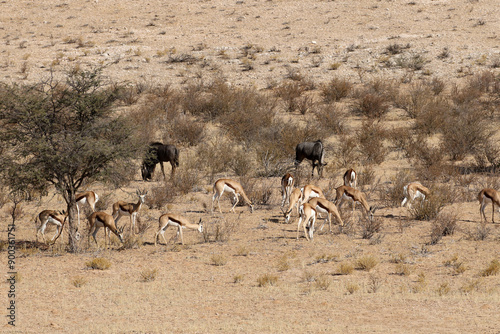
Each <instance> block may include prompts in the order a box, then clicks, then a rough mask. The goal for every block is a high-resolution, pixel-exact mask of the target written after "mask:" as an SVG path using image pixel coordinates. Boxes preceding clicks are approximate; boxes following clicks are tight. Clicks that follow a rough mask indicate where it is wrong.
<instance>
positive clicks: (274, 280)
mask: <svg viewBox="0 0 500 334" xmlns="http://www.w3.org/2000/svg"><path fill="white" fill-rule="evenodd" d="M276 284H278V276H276V275H273V274H264V275H261V276H259V278H257V286H259V287H266V286H275V285H276Z"/></svg>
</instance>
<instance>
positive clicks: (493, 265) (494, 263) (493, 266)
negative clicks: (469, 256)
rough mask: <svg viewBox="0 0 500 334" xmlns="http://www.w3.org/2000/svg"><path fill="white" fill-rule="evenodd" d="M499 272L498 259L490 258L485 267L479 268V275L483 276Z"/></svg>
mask: <svg viewBox="0 0 500 334" xmlns="http://www.w3.org/2000/svg"><path fill="white" fill-rule="evenodd" d="M499 272H500V262H499V261H498V259H493V260H491V262H490V264H489V266H488V267H486V268H485V269H484V270H481V272H480V273H479V275H480V276H483V277H487V276H494V275H496V274H498V273H499Z"/></svg>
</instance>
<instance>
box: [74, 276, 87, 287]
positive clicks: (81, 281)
mask: <svg viewBox="0 0 500 334" xmlns="http://www.w3.org/2000/svg"><path fill="white" fill-rule="evenodd" d="M87 282H88V281H87V279H86V278H85V277H83V276H75V277H73V278H72V279H71V284H72V285H73V286H74V287H76V288H81V287H82V286H84V285H85V284H87Z"/></svg>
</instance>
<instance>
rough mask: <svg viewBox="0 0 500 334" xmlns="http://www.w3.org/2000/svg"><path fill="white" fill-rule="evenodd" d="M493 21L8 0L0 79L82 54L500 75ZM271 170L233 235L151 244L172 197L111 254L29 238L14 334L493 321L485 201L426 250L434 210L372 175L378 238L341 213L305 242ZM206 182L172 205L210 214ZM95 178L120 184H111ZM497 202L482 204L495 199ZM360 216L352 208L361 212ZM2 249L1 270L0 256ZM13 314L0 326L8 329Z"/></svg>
mask: <svg viewBox="0 0 500 334" xmlns="http://www.w3.org/2000/svg"><path fill="white" fill-rule="evenodd" d="M499 20H500V6H498V1H496V0H481V1H474V0H470V1H459V2H457V1H444V0H443V1H427V0H422V1H371V0H361V1H309V0H306V1H264V0H260V1H222V0H216V1H197V2H194V3H193V2H191V1H156V0H151V1H138V0H136V1H126V2H123V1H122V2H120V1H114V0H95V1H84V2H82V1H75V0H66V1H62V0H61V1H56V2H54V1H8V0H6V1H3V2H2V3H1V4H0V36H1V41H0V45H1V47H0V54H1V58H0V78H1V81H2V82H4V83H19V84H22V83H30V82H37V81H39V80H40V79H42V78H47V77H48V75H49V71H50V69H53V70H54V74H55V75H56V76H57V75H59V74H60V73H62V72H64V71H66V70H68V69H70V68H72V67H75V66H80V67H85V66H95V65H98V64H99V65H105V66H106V67H105V74H106V75H107V76H108V77H109V78H110V80H113V81H116V82H124V81H125V82H129V83H130V84H147V85H151V86H155V85H164V84H167V83H170V84H173V85H176V86H179V87H182V86H183V85H185V84H186V83H189V82H190V80H192V79H196V78H200V77H201V78H212V77H214V76H217V75H222V76H224V77H225V78H226V79H227V81H228V82H230V83H231V84H232V85H236V86H242V87H249V86H253V87H256V88H258V89H263V88H266V87H269V86H272V85H273V84H274V83H275V82H280V81H281V80H284V79H285V78H286V77H287V76H290V75H291V74H294V73H300V75H303V76H305V77H306V78H308V79H310V80H312V81H314V82H316V83H320V82H326V81H328V80H330V79H331V78H332V77H334V76H341V77H346V78H348V79H349V80H351V81H353V82H363V81H366V80H368V79H371V78H376V77H381V78H387V79H391V78H395V79H401V78H404V77H415V78H417V77H418V78H420V77H424V78H425V77H429V78H431V77H438V78H442V79H445V80H446V81H447V82H459V83H460V82H464V80H466V79H467V78H468V77H469V75H471V74H474V73H479V72H481V71H483V70H490V71H494V72H495V71H496V72H495V73H498V68H493V67H492V65H493V64H495V62H497V61H499V59H500V49H499V47H500V37H499V36H498V34H499V32H500V23H499ZM393 44H398V45H399V46H404V47H405V48H404V50H403V52H402V53H400V54H396V55H391V54H388V53H387V47H388V46H390V45H393ZM406 47H407V48H406ZM416 56H418V57H421V59H423V60H424V65H423V68H422V69H420V70H416V71H414V70H409V69H408V68H402V67H400V66H396V65H395V64H396V63H397V62H398V61H401V60H404V59H411V57H416ZM401 57H403V58H404V57H406V58H404V59H403V58H401ZM333 68H336V69H333ZM395 117H397V115H396V116H395ZM351 121H355V120H351ZM396 121H397V119H396ZM356 124H357V123H356ZM402 166H403V167H408V162H406V161H401V160H397V159H396V158H395V159H390V160H388V161H386V162H384V163H383V164H382V165H381V166H378V167H377V169H376V173H377V176H378V177H380V178H381V180H382V182H386V181H387V180H388V179H389V177H390V176H391V175H393V174H394V169H395V167H397V168H400V167H402ZM181 168H182V163H181ZM304 168H305V167H304ZM307 168H309V167H307ZM328 179H334V181H335V182H336V183H337V184H340V182H341V174H338V173H336V172H335V173H333V172H331V173H329V174H328V175H327V178H326V179H323V180H321V181H318V180H317V179H315V180H313V182H315V183H319V185H321V186H323V187H326V186H327V185H328V184H329V180H328ZM272 182H273V185H274V187H273V191H274V195H273V196H274V197H273V200H272V201H271V205H266V206H258V207H257V208H256V209H257V210H256V212H254V213H253V214H250V213H249V210H248V208H245V207H238V208H237V209H236V212H237V213H236V214H233V213H231V214H227V213H225V214H224V218H225V219H226V221H227V222H228V223H229V224H231V225H234V226H236V227H235V229H234V231H232V232H231V233H230V238H229V240H228V241H226V242H214V243H205V242H204V241H203V238H202V236H201V235H200V234H198V233H197V232H196V231H186V232H185V233H184V238H185V241H186V245H185V246H180V245H178V240H174V239H172V237H173V236H174V235H175V233H174V231H173V230H168V231H167V233H166V235H167V240H168V241H169V244H168V245H163V244H161V245H159V246H157V247H155V246H154V244H153V241H154V240H153V239H154V233H155V231H156V229H157V224H158V223H157V219H158V217H159V216H160V214H161V213H163V212H165V211H166V209H165V210H162V211H160V210H153V209H150V208H147V207H146V208H145V209H144V210H143V212H142V213H141V222H143V223H145V224H148V223H149V224H151V227H150V229H148V230H147V231H146V232H145V234H144V236H143V242H144V245H143V246H141V247H139V248H134V249H127V250H123V251H117V250H116V249H118V248H119V246H120V245H119V243H118V242H117V240H116V238H115V241H114V243H113V246H112V248H111V249H110V250H105V249H104V248H103V246H104V245H103V235H102V232H101V233H99V236H98V240H99V243H100V246H101V248H100V249H97V248H96V247H95V246H94V245H92V246H91V248H90V250H89V251H88V252H85V253H83V254H68V253H66V252H64V251H63V248H62V246H60V245H61V243H60V241H58V245H59V246H57V245H56V246H55V247H52V248H51V249H49V250H46V251H38V250H33V249H30V248H27V249H26V248H20V249H19V250H18V251H17V272H18V273H19V274H18V275H19V276H18V282H17V284H16V290H17V291H16V292H17V296H16V303H17V313H16V315H17V318H16V327H15V330H16V331H17V332H20V333H42V332H43V333H174V332H175V333H235V332H237V333H283V332H285V331H286V332H293V333H295V332H297V333H298V332H307V333H318V332H334V333H336V332H343V333H367V332H370V333H388V332H389V333H402V332H405V333H422V332H429V333H496V334H498V333H500V318H499V317H498V309H499V307H500V295H499V292H500V279H499V276H498V275H496V276H488V277H482V276H481V275H480V272H481V271H482V270H484V269H485V268H486V267H488V265H489V263H490V262H491V261H492V260H493V259H495V258H496V259H498V258H500V244H499V240H500V227H499V226H500V224H498V223H497V224H495V225H493V224H491V223H490V224H489V225H488V228H490V234H489V236H488V237H487V239H486V240H484V241H474V240H471V239H470V238H469V234H470V231H473V230H474V229H475V228H477V226H478V222H479V212H478V211H479V210H478V208H479V205H478V203H477V202H476V201H471V202H460V203H455V204H453V205H452V206H449V207H447V208H446V210H449V211H455V212H459V222H458V225H459V226H458V229H457V232H456V233H455V234H454V235H452V236H446V237H444V238H443V239H442V240H441V241H440V242H439V243H438V244H437V245H428V244H427V243H428V240H429V231H430V228H431V222H425V221H424V222H421V221H411V220H408V219H407V216H408V213H407V212H406V211H405V210H402V211H400V210H399V209H396V208H388V207H384V205H383V203H382V202H381V201H380V198H379V197H378V194H377V192H376V191H375V190H374V189H371V188H370V186H367V187H366V188H364V191H366V192H367V193H368V195H369V196H368V200H369V201H370V203H373V204H376V205H379V206H380V207H381V208H380V209H379V210H378V211H377V213H376V219H378V220H380V221H381V222H382V224H383V228H382V231H381V233H380V235H379V236H378V238H380V240H379V242H374V241H372V240H365V239H362V238H361V236H360V230H359V227H356V229H355V230H354V232H353V233H352V234H351V235H345V234H340V233H338V231H339V230H338V227H337V226H334V233H333V234H330V233H327V232H326V231H327V227H326V230H324V231H321V232H319V233H317V234H316V235H315V239H314V242H313V243H309V242H307V241H306V240H305V239H304V238H303V236H302V234H301V236H302V238H301V239H299V240H296V239H295V235H296V228H297V217H296V216H295V217H294V220H293V221H292V223H291V224H290V225H286V224H284V223H283V218H282V214H281V211H280V208H279V204H280V195H279V180H278V179H277V178H276V179H272ZM156 184H157V181H155V182H151V183H148V184H147V185H144V183H143V182H141V181H139V175H137V180H136V181H134V182H133V183H132V184H130V185H129V186H128V187H127V188H125V189H123V190H116V191H113V192H112V195H111V198H110V201H114V200H118V199H124V200H128V201H135V200H136V198H135V196H134V195H133V193H134V192H135V189H137V188H139V187H144V186H146V187H148V188H151V187H153V186H154V185H156ZM476 187H477V184H476V185H474V187H473V188H474V189H473V190H474V191H478V189H476ZM209 188H210V184H208V182H207V184H204V185H202V186H201V187H200V188H199V189H200V190H198V191H196V192H193V193H192V194H188V195H186V196H184V197H182V198H178V199H176V201H175V203H172V204H169V207H168V210H170V211H173V212H180V213H183V214H184V215H186V217H189V218H190V219H192V221H197V220H198V219H199V218H200V217H201V218H203V220H204V222H205V224H206V226H211V225H210V224H215V222H216V221H221V216H220V215H218V214H215V215H212V214H211V213H210V212H209V210H207V209H206V208H207V207H208V208H210V204H211V194H210V193H209V192H208V191H207V189H209ZM94 190H95V191H96V192H98V193H108V192H110V190H109V189H106V188H104V187H103V186H102V185H95V188H94ZM229 205H230V203H229V200H228V199H224V200H223V201H222V206H223V208H224V210H225V211H226V212H227V210H228V209H229ZM48 207H50V208H58V209H59V208H62V207H63V205H62V201H61V199H60V198H59V197H58V196H52V194H51V195H50V196H47V197H46V198H44V199H43V200H42V202H41V203H37V204H32V203H31V204H28V205H26V207H25V216H24V217H23V218H22V219H21V221H19V222H18V226H17V227H18V230H17V231H16V238H17V240H18V241H23V240H27V241H33V240H34V239H35V236H34V225H33V222H32V218H33V217H34V216H35V215H36V214H37V213H38V212H39V211H41V210H42V209H45V208H48ZM487 213H488V217H490V216H489V215H490V214H491V209H490V208H489V207H488V209H487ZM0 214H1V220H2V221H4V222H5V224H3V225H2V230H1V231H2V234H1V235H2V237H1V239H2V240H6V239H7V232H6V225H7V224H6V223H7V222H8V221H9V220H8V219H9V218H8V217H7V214H6V212H5V211H3V210H2V211H1V213H0ZM360 214H361V213H360V211H359V207H358V211H357V212H356V213H355V217H358V216H360ZM400 214H402V218H401V219H400V218H399V216H400ZM127 219H128V218H127V217H125V218H122V221H121V224H124V223H126V222H127ZM497 219H498V218H497ZM402 225H403V226H404V227H403V228H401V226H402ZM52 233H53V232H52V231H49V232H47V235H48V236H50V235H51V234H52ZM64 238H65V240H67V236H64ZM94 257H104V258H106V259H108V260H109V261H110V262H111V267H110V268H109V269H107V270H102V271H101V270H91V269H88V268H87V267H86V265H85V263H86V262H87V261H89V260H91V259H92V258H94ZM364 257H371V258H373V259H375V260H376V262H377V265H376V266H375V267H374V268H373V269H371V270H370V271H369V272H368V271H365V270H360V269H354V270H353V271H352V273H349V274H346V275H340V274H339V273H340V271H341V269H340V268H341V266H342V265H351V266H353V267H356V266H357V265H356V264H357V262H358V261H359V260H360V259H363V258H364ZM395 258H401V259H403V260H402V261H401V262H402V263H395V262H397V261H396V260H395ZM454 258H456V259H458V260H457V261H461V262H463V263H464V268H465V270H464V271H463V272H461V273H457V272H456V271H454V270H453V268H452V267H451V266H449V265H446V263H449V262H450V261H452V260H453V259H454ZM2 259H3V260H2V262H3V264H2V266H3V268H4V269H5V268H6V266H7V252H6V251H2ZM215 263H218V264H220V265H214V264H215ZM400 265H404V267H403V268H405V269H406V271H405V273H404V274H401V268H402V267H401V266H400ZM150 270H156V276H155V279H154V280H152V281H149V282H144V281H143V279H142V276H143V274H145V273H147V271H150ZM5 272H6V271H5ZM265 275H269V276H271V277H276V279H277V282H276V284H275V285H272V286H265V287H260V286H259V284H258V280H259V278H262V277H263V276H265ZM78 282H81V283H82V284H81V286H80V287H77V286H76V285H78V284H77V283H78ZM0 287H1V291H2V292H1V293H0V295H2V298H0V303H1V305H2V307H4V306H6V305H7V291H8V288H9V285H8V284H7V282H6V281H5V280H4V281H3V283H1V284H0ZM4 313H5V307H4ZM5 319H6V318H4V320H3V323H2V326H1V327H0V331H1V332H6V333H11V332H13V331H12V327H10V326H9V325H8V324H7V321H6V320H5Z"/></svg>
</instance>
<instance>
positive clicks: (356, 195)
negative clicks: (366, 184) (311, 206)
mask: <svg viewBox="0 0 500 334" xmlns="http://www.w3.org/2000/svg"><path fill="white" fill-rule="evenodd" d="M336 193H337V196H336V197H335V201H334V203H335V205H336V206H337V208H338V209H339V210H340V208H341V207H342V204H343V202H344V200H346V199H347V200H350V201H353V207H352V212H353V213H354V208H355V205H354V204H355V203H356V202H358V203H361V205H362V206H363V208H364V209H365V211H366V214H367V215H368V218H369V219H370V220H373V214H374V213H375V210H376V209H377V208H374V207H371V206H369V205H368V202H367V201H366V196H365V194H364V193H362V192H361V191H360V190H358V189H354V188H352V187H349V186H340V187H338V188H337V189H336Z"/></svg>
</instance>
